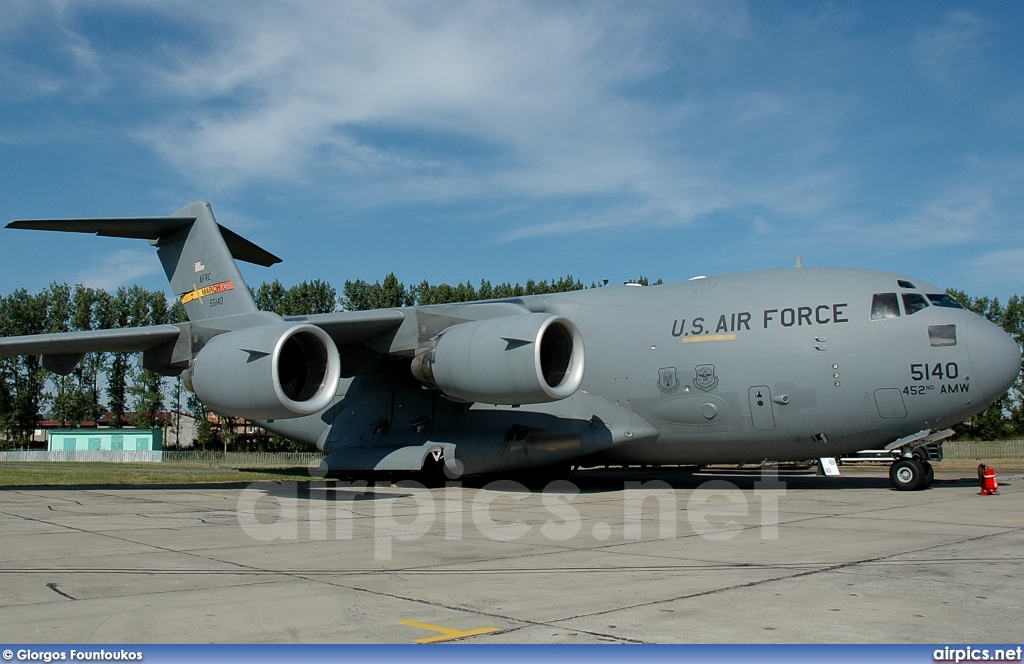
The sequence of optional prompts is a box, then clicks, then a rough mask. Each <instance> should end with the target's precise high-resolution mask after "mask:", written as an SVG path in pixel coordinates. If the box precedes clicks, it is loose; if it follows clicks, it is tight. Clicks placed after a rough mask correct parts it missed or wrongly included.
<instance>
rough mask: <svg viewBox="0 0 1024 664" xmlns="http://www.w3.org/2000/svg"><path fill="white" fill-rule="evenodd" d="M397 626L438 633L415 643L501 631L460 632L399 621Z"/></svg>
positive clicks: (487, 629) (498, 630)
mask: <svg viewBox="0 0 1024 664" xmlns="http://www.w3.org/2000/svg"><path fill="white" fill-rule="evenodd" d="M398 624H400V625H408V626H409V627H416V628H417V629H425V630H427V631H429V632H438V633H439V636H428V637H426V638H425V639H416V641H415V643H440V642H441V641H454V640H455V639H464V638H466V637H467V636H478V635H480V634H490V633H491V632H500V631H501V629H499V628H497V627H481V628H480V629H471V630H468V631H462V630H458V629H449V628H447V627H441V626H440V625H431V624H429V623H423V622H417V621H415V620H399V621H398Z"/></svg>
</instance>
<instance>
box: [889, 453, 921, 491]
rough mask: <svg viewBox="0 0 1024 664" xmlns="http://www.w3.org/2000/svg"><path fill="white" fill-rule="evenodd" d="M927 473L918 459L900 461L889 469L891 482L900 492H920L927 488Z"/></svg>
mask: <svg viewBox="0 0 1024 664" xmlns="http://www.w3.org/2000/svg"><path fill="white" fill-rule="evenodd" d="M926 475H927V471H926V470H925V467H924V464H923V463H921V462H920V461H918V460H917V459H914V458H910V459H900V460H899V461H897V462H896V463H894V464H892V466H890V467H889V481H890V482H892V485H893V486H894V487H896V489H897V490H898V491H920V490H921V489H923V488H925V486H926V485H925V477H926Z"/></svg>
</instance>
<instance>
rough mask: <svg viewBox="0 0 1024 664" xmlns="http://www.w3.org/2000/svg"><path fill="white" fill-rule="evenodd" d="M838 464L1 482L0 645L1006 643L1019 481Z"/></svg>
mask: <svg viewBox="0 0 1024 664" xmlns="http://www.w3.org/2000/svg"><path fill="white" fill-rule="evenodd" d="M844 473H845V474H844V476H843V477H841V478H824V477H816V476H814V475H812V474H809V473H808V472H802V471H780V472H779V473H778V475H777V477H774V478H773V477H772V476H771V475H768V476H762V475H760V474H758V472H757V471H751V472H745V471H729V470H721V471H706V472H702V473H697V474H688V473H684V472H675V471H673V472H666V471H661V472H658V473H655V472H654V471H642V472H641V471H633V472H625V471H585V472H582V473H578V474H577V475H576V476H575V477H574V478H573V482H574V484H556V485H552V486H549V487H548V488H547V490H546V491H544V492H541V491H539V490H536V489H535V490H527V489H525V488H524V487H521V486H518V485H515V484H513V483H508V482H506V483H503V484H498V485H483V484H482V483H481V482H476V483H474V484H471V485H470V484H468V483H467V485H466V486H451V487H447V488H444V487H442V488H433V489H427V488H422V487H420V486H418V485H416V484H414V483H407V482H403V483H399V484H398V485H397V486H391V485H381V486H375V487H360V486H347V485H345V484H344V483H335V482H321V483H314V484H313V485H306V484H295V483H283V484H258V485H244V484H237V485H235V484H231V485H181V486H160V487H143V486H131V487H79V488H60V489H50V488H11V489H3V490H0V535H2V536H0V642H3V643H9V644H14V643H62V642H63V643H76V642H94V643H113V644H117V643H148V642H163V643H176V642H185V643H207V642H228V643H236V642H241V643H262V642H343V643H412V642H417V641H420V642H426V641H429V640H434V641H447V640H458V641H460V642H470V643H600V642H604V643H615V642H630V643H635V642H643V643H651V642H659V643H665V642H669V643H690V642H816V643H823V642H824V643H827V642H885V643H902V642H925V643H940V644H949V645H954V644H960V643H1005V644H1016V643H1019V642H1020V640H1021V638H1022V631H1021V621H1022V615H1024V614H1022V607H1024V574H1022V570H1024V565H1022V563H1024V510H1022V508H1024V475H1020V474H1018V475H1011V476H1008V477H1001V478H1000V480H1001V483H1002V486H1001V487H1000V495H998V496H989V497H983V496H979V495H978V485H977V481H976V477H975V476H974V474H973V473H972V472H957V471H940V472H939V473H938V476H937V479H936V482H935V484H934V485H933V486H932V488H931V489H929V490H927V491H921V492H898V491H895V490H893V489H892V488H891V486H890V484H889V482H888V479H887V478H886V470H885V469H884V468H883V467H875V468H873V469H856V470H853V471H848V470H845V469H844ZM627 483H631V484H627Z"/></svg>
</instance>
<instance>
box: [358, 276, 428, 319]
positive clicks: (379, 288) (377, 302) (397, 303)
mask: <svg viewBox="0 0 1024 664" xmlns="http://www.w3.org/2000/svg"><path fill="white" fill-rule="evenodd" d="M343 293H344V294H343V296H342V300H341V304H342V307H343V308H344V309H346V310H348V311H368V310H370V309H390V308H396V307H407V306H411V305H412V304H413V302H415V299H414V297H413V295H412V293H410V292H409V290H408V289H407V288H406V287H405V284H403V283H401V282H400V281H398V277H396V276H395V273H394V272H391V273H390V274H388V276H386V277H384V283H381V282H379V281H377V282H374V283H372V284H371V283H369V282H367V281H363V280H362V279H357V280H356V281H346V282H345V286H344V290H343Z"/></svg>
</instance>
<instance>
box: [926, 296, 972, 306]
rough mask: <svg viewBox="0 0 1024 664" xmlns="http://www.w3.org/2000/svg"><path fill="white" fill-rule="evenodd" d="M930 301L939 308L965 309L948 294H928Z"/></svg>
mask: <svg viewBox="0 0 1024 664" xmlns="http://www.w3.org/2000/svg"><path fill="white" fill-rule="evenodd" d="M928 299H929V300H931V301H932V304H934V305H935V306H937V307H949V308H950V309H963V308H964V306H963V305H962V304H960V303H959V302H957V301H956V300H954V299H953V298H952V297H951V296H950V295H949V294H948V293H928Z"/></svg>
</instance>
